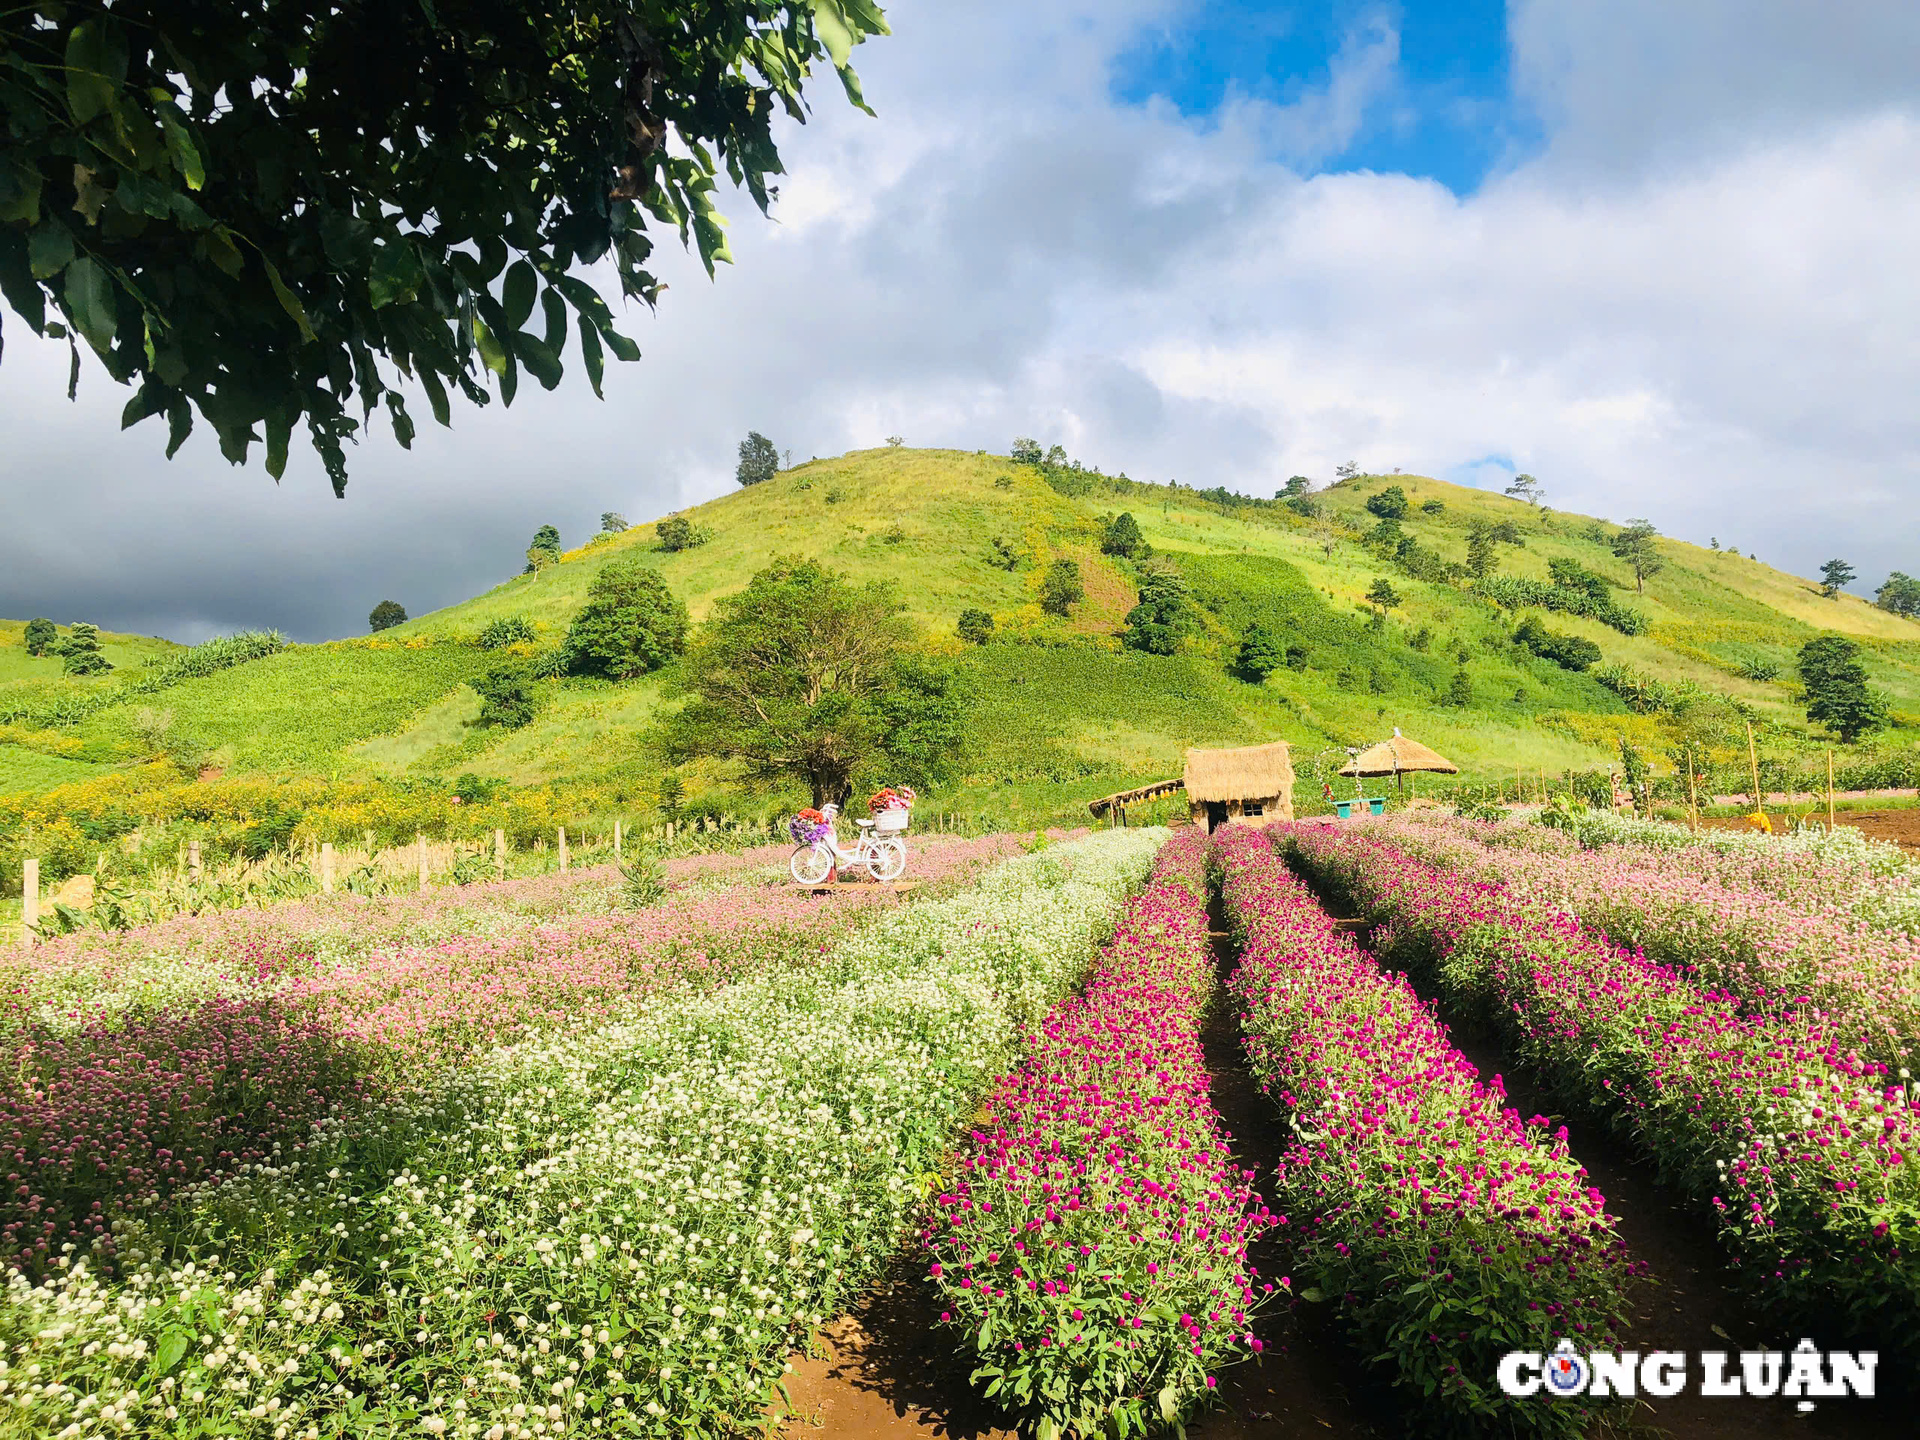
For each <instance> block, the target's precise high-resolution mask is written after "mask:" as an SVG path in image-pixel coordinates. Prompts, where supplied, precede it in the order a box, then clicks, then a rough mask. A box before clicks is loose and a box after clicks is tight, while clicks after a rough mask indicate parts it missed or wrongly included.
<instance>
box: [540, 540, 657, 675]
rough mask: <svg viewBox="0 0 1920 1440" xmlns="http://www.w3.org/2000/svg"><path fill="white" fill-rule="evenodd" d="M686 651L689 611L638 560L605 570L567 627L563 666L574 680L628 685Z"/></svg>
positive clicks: (596, 577)
mask: <svg viewBox="0 0 1920 1440" xmlns="http://www.w3.org/2000/svg"><path fill="white" fill-rule="evenodd" d="M686 648H687V607H686V606H685V605H684V604H683V603H682V602H681V601H680V600H679V599H678V598H677V597H675V595H674V593H673V592H672V591H671V590H669V589H668V588H667V582H666V581H664V580H662V579H661V578H660V572H659V571H657V570H650V569H648V568H647V567H646V566H645V565H642V564H640V562H639V561H637V560H627V561H615V562H614V563H612V564H610V565H606V566H603V567H602V568H601V570H600V573H599V574H598V575H595V576H594V577H593V583H592V584H591V585H589V586H588V587H587V603H586V604H585V605H583V606H581V607H580V613H579V614H577V615H575V616H574V617H573V623H572V624H571V625H570V626H568V627H567V639H566V644H565V646H564V647H563V654H564V656H565V661H564V663H565V665H566V668H567V670H568V672H569V673H571V674H574V675H599V676H603V677H605V678H606V679H608V680H631V679H632V678H633V677H634V676H636V675H645V674H646V673H647V672H648V671H651V670H658V669H659V668H660V667H661V666H662V665H665V664H666V663H667V662H668V661H669V660H672V659H673V658H674V657H675V656H677V655H679V654H680V653H681V652H683V651H684V650H685V649H686Z"/></svg>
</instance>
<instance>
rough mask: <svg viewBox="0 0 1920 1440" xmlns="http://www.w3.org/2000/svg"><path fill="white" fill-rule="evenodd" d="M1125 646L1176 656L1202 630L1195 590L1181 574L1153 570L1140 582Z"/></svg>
mask: <svg viewBox="0 0 1920 1440" xmlns="http://www.w3.org/2000/svg"><path fill="white" fill-rule="evenodd" d="M1124 623H1125V626H1126V628H1125V629H1124V630H1122V631H1121V632H1120V640H1121V643H1122V644H1124V645H1126V646H1127V647H1128V648H1129V649H1131V650H1144V651H1146V653H1147V654H1149V655H1172V654H1175V653H1177V652H1178V651H1179V649H1180V646H1181V645H1182V644H1183V643H1185V641H1186V638H1187V637H1188V636H1189V635H1191V634H1193V633H1194V631H1196V630H1198V629H1199V628H1200V612H1199V609H1198V608H1197V607H1196V606H1195V605H1194V603H1193V588H1192V587H1191V586H1190V585H1188V584H1187V580H1186V577H1185V576H1184V575H1182V574H1180V572H1179V571H1177V570H1172V569H1155V570H1150V571H1149V572H1148V573H1147V574H1146V575H1144V576H1142V577H1141V580H1140V600H1139V603H1138V604H1136V605H1135V606H1134V607H1133V608H1132V609H1131V610H1129V611H1128V612H1127V616H1126V620H1125V622H1124Z"/></svg>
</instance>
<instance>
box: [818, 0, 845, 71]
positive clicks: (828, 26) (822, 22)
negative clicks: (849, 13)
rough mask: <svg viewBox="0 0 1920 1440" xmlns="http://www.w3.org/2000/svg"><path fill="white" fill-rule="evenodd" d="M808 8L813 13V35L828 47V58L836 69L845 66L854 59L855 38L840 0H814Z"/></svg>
mask: <svg viewBox="0 0 1920 1440" xmlns="http://www.w3.org/2000/svg"><path fill="white" fill-rule="evenodd" d="M808 8H809V9H810V10H812V11H813V33H814V34H815V35H816V36H818V37H819V40H820V43H821V44H822V45H823V46H825V47H826V51H827V58H828V59H830V60H832V61H833V64H834V68H835V69H838V68H840V67H842V66H844V65H845V64H846V63H847V61H848V60H850V59H852V58H853V44H854V37H853V30H852V28H851V27H849V26H848V24H847V17H846V16H845V15H844V14H842V13H841V10H840V5H839V0H813V3H812V4H811V5H810V6H808Z"/></svg>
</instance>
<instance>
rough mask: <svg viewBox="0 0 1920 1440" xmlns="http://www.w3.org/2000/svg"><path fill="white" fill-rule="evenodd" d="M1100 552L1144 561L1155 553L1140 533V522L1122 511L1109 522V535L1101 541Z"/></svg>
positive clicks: (1129, 513)
mask: <svg viewBox="0 0 1920 1440" xmlns="http://www.w3.org/2000/svg"><path fill="white" fill-rule="evenodd" d="M1100 551H1101V553H1102V554H1105V555H1118V556H1121V557H1122V558H1124V559H1127V560H1144V559H1146V558H1147V556H1149V555H1151V554H1152V553H1153V547H1152V546H1151V545H1149V544H1147V541H1146V537H1145V536H1143V535H1142V534H1141V533H1140V522H1139V521H1138V520H1135V519H1134V518H1133V515H1132V513H1131V512H1129V511H1122V512H1121V513H1120V514H1118V515H1116V516H1114V517H1113V518H1112V519H1111V520H1109V521H1107V533H1106V535H1105V537H1104V538H1102V540H1101V541H1100Z"/></svg>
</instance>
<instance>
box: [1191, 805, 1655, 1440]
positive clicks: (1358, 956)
mask: <svg viewBox="0 0 1920 1440" xmlns="http://www.w3.org/2000/svg"><path fill="white" fill-rule="evenodd" d="M1214 846H1215V850H1214V853H1215V856H1216V857H1217V858H1216V863H1217V865H1218V866H1219V869H1220V872H1221V893H1222V896H1223V898H1224V899H1225V902H1226V905H1227V909H1228V913H1229V914H1230V915H1231V917H1232V921H1233V924H1234V926H1235V928H1236V929H1237V930H1238V931H1239V932H1240V935H1241V937H1242V950H1241V959H1240V965H1239V968H1238V969H1237V970H1236V971H1235V973H1234V976H1233V978H1232V980H1231V981H1230V982H1229V989H1230V990H1231V992H1232V994H1233V997H1234V999H1235V1001H1236V1002H1237V1005H1238V1008H1239V1012H1240V1017H1241V1027H1242V1031H1243V1034H1244V1038H1245V1044H1246V1049H1247V1055H1248V1059H1249V1061H1250V1063H1251V1065H1252V1068H1253V1070H1254V1073H1255V1075H1256V1076H1257V1077H1258V1079H1259V1081H1260V1084H1261V1087H1262V1089H1264V1090H1265V1091H1266V1092H1267V1094H1268V1095H1270V1096H1271V1097H1272V1098H1273V1100H1274V1101H1275V1102H1276V1103H1277V1104H1278V1105H1279V1106H1280V1107H1281V1108H1282V1109H1283V1110H1284V1111H1285V1112H1286V1113H1287V1115H1288V1116H1290V1117H1291V1119H1292V1122H1293V1127H1294V1130H1295V1132H1296V1134H1297V1136H1298V1139H1297V1141H1296V1142H1295V1144H1294V1145H1293V1147H1292V1148H1291V1149H1290V1150H1288V1151H1287V1153H1286V1154H1285V1155H1284V1156H1283V1157H1282V1160H1281V1163H1280V1167H1279V1173H1278V1177H1277V1179H1276V1181H1275V1186H1276V1189H1275V1194H1274V1199H1273V1204H1274V1206H1275V1208H1276V1209H1277V1210H1280V1211H1283V1212H1285V1213H1283V1214H1281V1215H1280V1216H1279V1224H1280V1225H1281V1227H1282V1236H1283V1238H1284V1239H1285V1240H1286V1241H1287V1242H1288V1245H1289V1247H1290V1250H1291V1252H1292V1257H1293V1258H1292V1268H1293V1272H1294V1284H1295V1288H1296V1291H1297V1293H1299V1294H1300V1295H1302V1297H1303V1298H1308V1299H1320V1298H1325V1299H1327V1300H1331V1301H1335V1302H1337V1303H1338V1305H1339V1314H1340V1316H1341V1318H1342V1319H1343V1321H1344V1323H1345V1324H1346V1325H1347V1327H1348V1328H1349V1329H1350V1331H1352V1332H1353V1334H1354V1337H1355V1339H1356V1341H1357V1342H1358V1343H1359V1344H1360V1345H1361V1346H1362V1347H1364V1350H1365V1351H1366V1352H1367V1353H1376V1352H1377V1354H1378V1361H1379V1363H1381V1364H1383V1365H1384V1366H1385V1367H1386V1368H1387V1371H1388V1373H1389V1374H1390V1375H1391V1378H1392V1380H1393V1383H1394V1384H1395V1385H1397V1386H1400V1387H1403V1388H1404V1389H1405V1390H1406V1391H1407V1392H1408V1398H1409V1400H1410V1401H1412V1402H1415V1403H1417V1404H1418V1405H1420V1406H1421V1407H1423V1408H1424V1409H1425V1410H1431V1411H1434V1412H1437V1414H1435V1415H1429V1417H1428V1418H1430V1419H1434V1420H1435V1426H1434V1427H1433V1428H1446V1427H1445V1425H1442V1424H1440V1420H1441V1419H1443V1418H1444V1419H1446V1421H1447V1423H1448V1424H1451V1425H1452V1426H1453V1427H1454V1428H1456V1429H1458V1428H1459V1427H1461V1426H1463V1425H1468V1426H1470V1425H1473V1424H1476V1423H1484V1424H1487V1425H1496V1424H1497V1426H1498V1427H1499V1428H1500V1430H1501V1433H1508V1432H1509V1431H1511V1432H1513V1433H1524V1434H1553V1433H1560V1432H1562V1431H1570V1430H1573V1429H1577V1428H1578V1425H1579V1423H1580V1421H1581V1419H1582V1418H1583V1417H1582V1416H1581V1415H1580V1414H1579V1412H1578V1410H1577V1408H1575V1407H1569V1406H1565V1405H1560V1406H1542V1405H1516V1404H1515V1403H1514V1402H1513V1401H1511V1400H1509V1399H1507V1398H1506V1397H1505V1396H1504V1395H1502V1394H1501V1393H1500V1391H1499V1390H1498V1388H1497V1387H1496V1386H1495V1384H1494V1375H1495V1367H1496V1365H1497V1363H1498V1360H1499V1357H1500V1355H1501V1354H1502V1353H1504V1352H1505V1351H1507V1350H1511V1349H1515V1348H1519V1349H1534V1350H1551V1349H1552V1348H1553V1346H1554V1344H1555V1342H1556V1341H1557V1340H1558V1338H1559V1337H1561V1336H1567V1337H1572V1338H1574V1339H1575V1340H1576V1341H1577V1343H1579V1344H1580V1345H1581V1346H1582V1348H1593V1349H1603V1348H1608V1347H1611V1346H1612V1345H1613V1344H1614V1343H1615V1340H1616V1339H1617V1337H1618V1334H1619V1331H1620V1327H1621V1325H1622V1324H1623V1323H1624V1322H1623V1317H1624V1315H1625V1313H1626V1311H1625V1293H1624V1292H1625V1290H1626V1287H1627V1285H1628V1283H1629V1281H1630V1280H1631V1278H1632V1277H1633V1275H1634V1274H1635V1273H1636V1271H1637V1266H1636V1265H1635V1263H1634V1262H1633V1261H1632V1260H1631V1259H1630V1258H1629V1256H1628V1254H1627V1250H1626V1246H1625V1243H1624V1242H1623V1241H1621V1240H1620V1238H1619V1237H1618V1235H1617V1234H1616V1233H1615V1229H1614V1220H1613V1218H1612V1217H1611V1216H1610V1215H1609V1214H1608V1213H1607V1209H1606V1205H1605V1202H1604V1200H1603V1199H1602V1197H1601V1194H1600V1192H1599V1191H1598V1190H1596V1189H1594V1188H1593V1186H1592V1185H1591V1184H1590V1183H1589V1180H1588V1177H1587V1173H1586V1171H1585V1170H1584V1169H1582V1168H1581V1166H1580V1165H1579V1164H1578V1163H1577V1162H1576V1161H1575V1160H1574V1159H1573V1158H1572V1157H1571V1156H1570V1155H1569V1154H1568V1153H1567V1148H1566V1134H1567V1132H1566V1130H1565V1129H1564V1127H1563V1128H1561V1129H1559V1130H1557V1131H1552V1132H1549V1130H1548V1128H1547V1126H1548V1122H1547V1121H1546V1119H1545V1118H1544V1117H1542V1116H1535V1117H1534V1118H1533V1119H1532V1120H1531V1121H1523V1120H1522V1119H1521V1118H1520V1116H1519V1115H1518V1114H1517V1113H1516V1112H1515V1111H1514V1110H1513V1109H1511V1108H1510V1107H1509V1106H1507V1105H1506V1103H1505V1098H1506V1097H1505V1093H1504V1090H1503V1088H1502V1086H1501V1081H1500V1077H1499V1076H1495V1077H1494V1079H1493V1083H1492V1085H1491V1086H1487V1085H1483V1084H1481V1083H1480V1080H1479V1077H1478V1073H1477V1072H1476V1071H1475V1069H1474V1067H1473V1065H1472V1064H1471V1062H1469V1061H1468V1060H1467V1059H1466V1058H1465V1057H1464V1056H1463V1055H1461V1054H1460V1052H1459V1051H1458V1050H1456V1049H1455V1048H1454V1047H1453V1045H1452V1044H1451V1043H1450V1042H1449V1040H1448V1038H1447V1032H1446V1027H1445V1026H1443V1025H1441V1024H1440V1023H1439V1022H1438V1021H1437V1020H1436V1019H1435V1018H1434V1016H1433V1014H1432V1012H1431V1011H1430V1010H1429V1008H1428V1007H1427V1006H1426V1005H1424V1004H1422V1003H1421V1001H1420V999H1419V997H1418V996H1417V995H1416V994H1415V993H1414V991H1413V989H1412V987H1411V986H1410V985H1408V983H1407V982H1406V980H1405V978H1404V977H1402V976H1399V975H1389V974H1386V973H1384V972H1383V971H1382V970H1381V968H1380V966H1379V965H1378V964H1377V963H1376V962H1375V961H1374V960H1373V959H1372V958H1371V957H1370V956H1368V955H1367V954H1365V953H1364V952H1363V951H1361V950H1360V949H1359V948H1358V947H1357V946H1356V945H1355V944H1354V942H1353V940H1352V939H1351V938H1350V937H1349V936H1348V935H1347V934H1345V933H1343V932H1342V931H1341V930H1340V929H1339V928H1338V927H1337V926H1336V924H1335V923H1334V921H1333V920H1332V918H1331V917H1329V916H1328V914H1327V912H1326V911H1325V910H1324V909H1323V908H1322V907H1321V906H1320V904H1319V902H1318V901H1316V900H1315V899H1314V897H1313V895H1312V894H1311V892H1309V891H1308V890H1307V888H1306V886H1304V885H1303V884H1301V882H1300V881H1299V880H1297V879H1296V878H1294V877H1293V876H1292V875H1291V874H1289V873H1288V872H1287V870H1286V868H1285V867H1284V866H1283V865H1282V864H1281V863H1280V861H1279V860H1278V858H1277V857H1276V856H1275V854H1274V850H1273V845H1272V842H1271V841H1270V840H1269V839H1268V837H1267V836H1266V835H1264V834H1260V833H1258V832H1255V831H1251V830H1246V829H1238V828H1229V829H1227V830H1224V831H1222V832H1221V833H1219V834H1218V835H1216V836H1215V839H1214Z"/></svg>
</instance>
